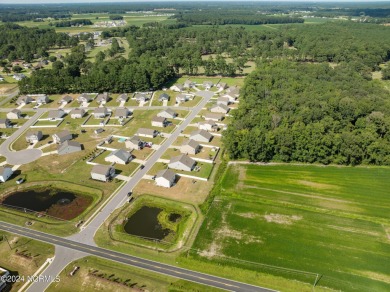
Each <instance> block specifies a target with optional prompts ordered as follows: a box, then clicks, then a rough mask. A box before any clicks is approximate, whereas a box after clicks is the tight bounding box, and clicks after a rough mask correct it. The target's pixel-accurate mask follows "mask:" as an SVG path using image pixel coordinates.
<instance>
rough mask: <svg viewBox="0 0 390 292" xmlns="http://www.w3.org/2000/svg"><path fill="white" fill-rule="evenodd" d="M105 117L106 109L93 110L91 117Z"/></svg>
mask: <svg viewBox="0 0 390 292" xmlns="http://www.w3.org/2000/svg"><path fill="white" fill-rule="evenodd" d="M107 115H108V110H107V108H106V107H98V108H95V110H94V111H93V117H94V118H95V119H102V118H105V117H106V116H107Z"/></svg>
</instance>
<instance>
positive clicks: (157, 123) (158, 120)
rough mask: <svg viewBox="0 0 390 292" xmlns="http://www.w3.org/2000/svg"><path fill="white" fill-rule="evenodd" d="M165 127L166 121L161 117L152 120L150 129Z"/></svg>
mask: <svg viewBox="0 0 390 292" xmlns="http://www.w3.org/2000/svg"><path fill="white" fill-rule="evenodd" d="M166 125H167V119H166V118H163V117H158V116H155V117H153V119H152V127H160V128H164V127H165V126H166Z"/></svg>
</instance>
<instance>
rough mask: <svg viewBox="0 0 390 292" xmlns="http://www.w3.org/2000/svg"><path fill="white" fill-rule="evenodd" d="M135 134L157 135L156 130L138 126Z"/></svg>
mask: <svg viewBox="0 0 390 292" xmlns="http://www.w3.org/2000/svg"><path fill="white" fill-rule="evenodd" d="M137 135H138V136H140V137H147V138H154V137H156V136H157V135H158V131H156V130H153V129H147V128H139V129H138V131H137Z"/></svg>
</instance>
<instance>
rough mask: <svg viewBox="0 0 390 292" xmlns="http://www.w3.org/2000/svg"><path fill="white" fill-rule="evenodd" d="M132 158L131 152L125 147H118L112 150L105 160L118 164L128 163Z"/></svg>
mask: <svg viewBox="0 0 390 292" xmlns="http://www.w3.org/2000/svg"><path fill="white" fill-rule="evenodd" d="M131 159H132V155H131V154H130V152H127V151H126V150H123V149H117V150H114V151H112V152H111V153H110V154H109V155H108V156H107V157H106V158H104V160H105V161H107V162H111V163H118V164H127V163H128V162H129V161H130V160H131Z"/></svg>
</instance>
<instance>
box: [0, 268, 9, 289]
mask: <svg viewBox="0 0 390 292" xmlns="http://www.w3.org/2000/svg"><path fill="white" fill-rule="evenodd" d="M10 276H11V274H10V272H9V271H8V270H6V269H3V268H0V291H6V290H5V288H6V287H7V285H8V282H9V281H8V278H9V277H10Z"/></svg>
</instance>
